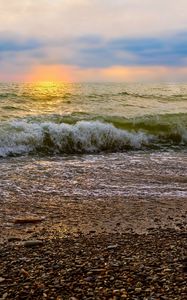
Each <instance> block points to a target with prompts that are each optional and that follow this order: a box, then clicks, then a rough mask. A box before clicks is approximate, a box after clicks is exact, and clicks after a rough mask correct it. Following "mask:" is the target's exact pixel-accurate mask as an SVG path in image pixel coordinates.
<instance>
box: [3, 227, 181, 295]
mask: <svg viewBox="0 0 187 300" xmlns="http://www.w3.org/2000/svg"><path fill="white" fill-rule="evenodd" d="M38 239H39V241H41V242H39V243H37V240H36V243H35V244H34V245H33V244H32V245H31V247H25V246H24V243H25V242H26V241H19V240H16V239H15V240H14V239H13V240H7V241H6V240H5V241H4V242H3V243H1V245H0V299H7V300H8V299H19V300H20V299H21V300H24V299H27V300H29V299H34V300H37V299H51V300H52V299H54V300H60V299H70V300H77V299H80V300H82V299H113V300H118V299H132V300H133V299H134V300H141V299H142V300H159V299H160V300H166V299H169V300H183V299H184V300H185V299H186V294H187V289H186V278H187V277H186V274H187V259H186V249H187V248H186V246H187V239H186V233H185V231H182V230H180V231H176V230H173V229H167V230H164V229H162V230H159V229H153V230H149V232H148V233H147V234H136V233H120V232H116V233H104V232H103V233H100V234H98V233H94V232H90V233H88V234H85V233H84V234H83V233H81V232H80V233H76V234H68V235H66V236H64V237H56V238H54V237H53V238H50V237H48V238H47V237H46V236H45V238H43V240H42V236H41V237H40V238H39V237H38ZM27 242H29V241H27ZM32 242H33V241H32Z"/></svg>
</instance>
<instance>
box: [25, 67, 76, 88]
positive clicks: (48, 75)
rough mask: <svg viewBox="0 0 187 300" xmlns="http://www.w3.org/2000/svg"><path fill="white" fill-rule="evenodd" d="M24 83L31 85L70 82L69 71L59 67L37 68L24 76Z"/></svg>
mask: <svg viewBox="0 0 187 300" xmlns="http://www.w3.org/2000/svg"><path fill="white" fill-rule="evenodd" d="M25 81H27V82H33V83H44V84H45V83H46V84H48V83H51V82H56V83H58V82H70V81H71V76H70V74H69V71H68V70H67V69H65V68H63V67H61V66H56V65H54V66H37V67H34V68H33V69H31V72H30V73H29V74H28V75H26V76H25Z"/></svg>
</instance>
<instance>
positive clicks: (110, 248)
mask: <svg viewBox="0 0 187 300" xmlns="http://www.w3.org/2000/svg"><path fill="white" fill-rule="evenodd" d="M117 247H118V245H117V244H116V245H109V246H108V247H107V249H108V250H112V249H116V248H117Z"/></svg>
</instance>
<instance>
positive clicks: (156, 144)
mask: <svg viewBox="0 0 187 300" xmlns="http://www.w3.org/2000/svg"><path fill="white" fill-rule="evenodd" d="M57 119H58V122H57ZM57 119H55V118H51V119H50V120H43V121H41V120H40V122H39V121H36V120H35V121H34V120H32V121H31V120H29V119H28V120H15V121H11V122H2V123H1V124H0V125H1V126H0V157H7V156H16V155H25V154H37V153H38V154H61V153H64V154H81V153H99V152H104V151H106V152H117V151H126V150H141V149H160V148H161V147H176V146H177V147H181V146H182V147H184V146H186V145H187V126H186V124H184V122H180V123H176V122H174V123H172V122H169V121H168V119H167V121H168V122H166V120H165V121H164V119H162V120H161V119H159V118H157V119H154V120H153V119H149V118H148V119H137V120H127V119H123V120H122V119H119V118H114V117H113V118H108V119H106V118H104V117H103V118H101V117H100V118H99V117H98V119H99V120H81V121H77V120H75V119H72V120H71V122H70V123H71V124H68V123H67V122H64V121H63V118H62V120H61V119H60V117H58V118H57Z"/></svg>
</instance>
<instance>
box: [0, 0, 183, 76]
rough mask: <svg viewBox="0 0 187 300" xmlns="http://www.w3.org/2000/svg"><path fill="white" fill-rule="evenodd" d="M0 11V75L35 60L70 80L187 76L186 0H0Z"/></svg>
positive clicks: (20, 71) (27, 67) (22, 71)
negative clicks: (61, 71) (66, 73)
mask: <svg viewBox="0 0 187 300" xmlns="http://www.w3.org/2000/svg"><path fill="white" fill-rule="evenodd" d="M0 18H1V27H0V80H4V81H6V80H8V81H11V80H18V81H20V80H21V81H22V80H25V78H29V77H28V75H27V74H29V72H31V71H32V70H33V69H34V68H37V67H39V66H40V68H41V66H44V67H46V66H51V67H53V69H55V68H54V66H58V68H59V70H60V68H61V69H63V70H64V68H66V70H69V71H68V72H70V71H71V72H72V80H74V81H84V80H89V81H100V80H106V81H107V80H113V81H115V80H122V81H123V80H125V81H126V80H127V81H128V80H129V81H133V80H135V81H141V80H150V78H151V80H153V81H154V80H164V78H165V80H166V81H168V80H175V81H177V80H179V81H185V78H186V71H185V70H186V66H187V2H186V0H178V1H177V2H176V1H174V0H165V1H161V0H157V1H156V0H153V1H150V0H142V1H139V0H126V1H124V0H115V1H114V0H103V1H102V2H101V1H99V0H58V1H50V0H38V1H33V0H14V1H12V0H0ZM122 70H123V71H122ZM150 70H152V71H150ZM154 70H156V71H154ZM111 72H113V73H111ZM150 72H151V74H152V75H150ZM158 72H159V74H158ZM127 73H128V74H129V76H128V74H127ZM88 74H89V76H88ZM109 74H110V75H109ZM125 74H126V75H125ZM133 74H134V76H133ZM154 74H155V75H154Z"/></svg>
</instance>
